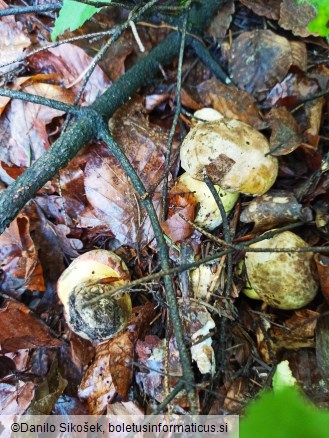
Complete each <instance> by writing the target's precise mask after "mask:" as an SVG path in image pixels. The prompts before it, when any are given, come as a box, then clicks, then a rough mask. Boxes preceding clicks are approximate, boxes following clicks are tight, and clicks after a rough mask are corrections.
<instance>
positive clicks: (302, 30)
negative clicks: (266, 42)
mask: <svg viewBox="0 0 329 438" xmlns="http://www.w3.org/2000/svg"><path fill="white" fill-rule="evenodd" d="M316 16H317V12H316V9H315V8H314V7H313V6H312V5H311V4H310V3H309V2H298V3H297V2H296V1H295V0H283V1H282V2H281V5H280V20H279V25H280V26H281V27H283V29H287V30H291V31H292V33H293V34H294V35H297V36H301V37H307V36H310V35H314V36H318V33H314V32H310V31H309V30H308V26H309V24H310V22H311V21H313V20H314V18H316Z"/></svg>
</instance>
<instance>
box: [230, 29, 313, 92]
mask: <svg viewBox="0 0 329 438" xmlns="http://www.w3.org/2000/svg"><path fill="white" fill-rule="evenodd" d="M306 63H307V57H306V46H305V44H304V43H302V42H298V43H297V42H296V43H294V44H293V45H292V44H291V43H290V42H289V41H288V40H287V39H286V38H284V37H281V36H279V35H277V34H275V33H274V32H272V31H270V30H254V31H251V32H243V33H242V34H240V35H239V36H238V37H237V38H236V39H235V40H234V41H233V45H232V50H231V53H230V57H229V65H228V67H229V73H230V76H231V77H232V80H233V82H234V83H235V84H237V85H238V86H239V87H240V88H242V89H244V90H246V91H247V92H249V93H251V94H253V95H254V96H255V97H256V98H257V99H261V98H262V97H265V96H266V92H267V90H270V89H271V88H272V87H273V86H274V85H275V84H276V83H277V82H280V81H282V80H283V78H284V77H285V76H286V74H287V73H288V71H289V68H290V67H291V66H292V65H297V66H298V67H299V68H300V69H301V70H305V69H306Z"/></svg>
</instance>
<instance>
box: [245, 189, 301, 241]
mask: <svg viewBox="0 0 329 438" xmlns="http://www.w3.org/2000/svg"><path fill="white" fill-rule="evenodd" d="M301 219H303V212H302V205H301V204H299V202H298V201H297V199H296V197H295V196H294V195H293V194H292V193H291V192H288V191H285V190H270V191H269V192H267V193H266V194H265V195H262V196H257V197H256V198H255V199H253V200H252V201H251V202H250V203H249V204H248V205H247V207H245V208H244V210H243V211H242V213H241V215H240V220H241V222H246V223H249V222H254V229H253V232H259V231H265V230H270V229H273V228H277V227H278V226H279V225H282V224H286V223H291V222H296V221H298V220H301Z"/></svg>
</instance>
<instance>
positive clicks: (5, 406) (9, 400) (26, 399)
mask: <svg viewBox="0 0 329 438" xmlns="http://www.w3.org/2000/svg"><path fill="white" fill-rule="evenodd" d="M34 389H35V385H34V383H32V382H26V383H23V382H21V381H18V382H17V384H16V385H10V384H9V383H0V414H1V415H19V414H23V413H24V412H25V411H26V409H27V408H28V407H29V405H30V403H31V401H32V400H33V398H34Z"/></svg>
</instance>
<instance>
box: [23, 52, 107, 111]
mask: <svg viewBox="0 0 329 438" xmlns="http://www.w3.org/2000/svg"><path fill="white" fill-rule="evenodd" d="M92 63H93V59H92V58H91V57H90V56H88V55H87V54H86V52H85V51H84V50H82V49H81V48H80V47H78V46H75V45H74V44H69V43H68V44H61V45H60V46H58V47H53V48H51V49H48V50H44V51H42V52H39V53H36V54H35V55H33V56H31V57H30V58H29V67H30V68H31V69H33V70H35V71H36V72H37V73H55V74H58V75H60V76H61V78H62V82H63V85H64V87H65V88H67V89H71V90H72V91H73V93H74V95H77V93H78V90H79V88H80V86H81V85H82V81H83V79H84V76H85V74H86V73H87V71H88V68H89V67H90V66H91V65H92ZM110 84H111V82H110V81H109V79H108V78H107V77H106V75H105V74H104V73H103V71H102V69H101V68H100V67H99V66H98V65H96V68H95V69H94V71H93V73H92V75H91V76H90V78H89V80H88V83H87V85H86V87H85V89H84V92H83V94H82V97H81V99H80V104H81V105H91V104H92V103H93V102H94V101H95V100H96V98H97V96H99V95H100V94H101V93H103V92H104V91H105V90H106V88H107V87H108V86H109V85H110Z"/></svg>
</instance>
